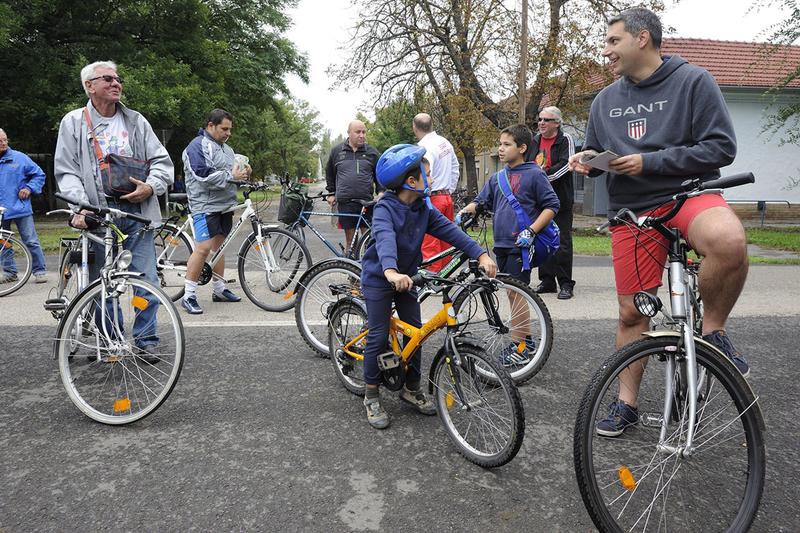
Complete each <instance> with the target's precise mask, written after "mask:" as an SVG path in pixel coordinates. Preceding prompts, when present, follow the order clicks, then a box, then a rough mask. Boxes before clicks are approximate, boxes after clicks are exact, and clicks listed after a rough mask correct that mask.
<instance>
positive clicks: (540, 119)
mask: <svg viewBox="0 0 800 533" xmlns="http://www.w3.org/2000/svg"><path fill="white" fill-rule="evenodd" d="M555 121H556V119H554V118H542V117H539V122H555Z"/></svg>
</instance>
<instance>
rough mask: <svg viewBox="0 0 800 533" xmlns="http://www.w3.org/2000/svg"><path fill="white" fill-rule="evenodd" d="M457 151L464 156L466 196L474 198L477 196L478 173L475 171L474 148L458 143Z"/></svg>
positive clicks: (469, 144)
mask: <svg viewBox="0 0 800 533" xmlns="http://www.w3.org/2000/svg"><path fill="white" fill-rule="evenodd" d="M458 149H459V150H461V153H462V154H464V169H465V170H466V172H467V194H468V195H469V196H470V197H473V198H474V197H475V196H476V195H477V194H478V171H477V170H475V147H474V146H473V145H472V143H468V142H466V143H460V144H459V145H458Z"/></svg>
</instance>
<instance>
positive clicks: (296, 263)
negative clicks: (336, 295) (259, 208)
mask: <svg viewBox="0 0 800 533" xmlns="http://www.w3.org/2000/svg"><path fill="white" fill-rule="evenodd" d="M261 234H262V236H263V238H264V241H263V243H262V244H259V243H258V242H257V240H256V234H255V233H251V234H250V236H248V237H247V240H245V241H244V242H243V243H242V247H241V248H240V249H239V265H238V266H239V283H241V285H242V289H244V293H245V294H246V295H247V297H248V298H250V301H252V302H253V303H254V304H256V305H257V306H258V307H260V308H261V309H264V310H266V311H286V310H287V309H291V308H292V306H293V305H294V302H295V290H294V289H295V287H296V285H297V282H298V281H299V280H300V278H301V277H302V275H303V274H304V273H305V272H306V270H308V269H309V268H311V256H310V255H309V253H308V249H307V248H306V246H305V245H304V244H303V243H302V242H300V241H299V240H298V238H297V236H296V235H295V234H294V233H291V232H289V231H286V230H283V229H278V228H270V227H266V226H264V227H262V228H261Z"/></svg>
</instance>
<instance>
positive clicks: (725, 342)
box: [703, 329, 750, 377]
mask: <svg viewBox="0 0 800 533" xmlns="http://www.w3.org/2000/svg"><path fill="white" fill-rule="evenodd" d="M703 340H704V341H707V342H710V343H711V344H713V345H714V346H716V347H717V348H718V349H719V351H721V352H722V353H724V354H725V355H726V356H727V357H728V359H730V360H731V361H733V364H734V365H736V369H737V370H738V371H739V372H740V373H741V374H742V376H744V377H747V376H749V375H750V365H749V364H747V359H745V358H744V357H742V354H740V353H739V350H737V349H736V348H735V347H734V346H733V343H732V342H731V338H730V337H728V334H727V333H725V330H722V329H718V330H716V331H712V332H711V333H709V334H708V335H703Z"/></svg>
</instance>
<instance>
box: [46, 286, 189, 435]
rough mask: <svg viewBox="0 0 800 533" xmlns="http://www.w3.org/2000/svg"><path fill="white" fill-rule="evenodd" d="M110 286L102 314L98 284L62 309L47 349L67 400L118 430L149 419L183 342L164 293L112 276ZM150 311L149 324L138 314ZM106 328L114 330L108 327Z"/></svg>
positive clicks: (172, 376)
mask: <svg viewBox="0 0 800 533" xmlns="http://www.w3.org/2000/svg"><path fill="white" fill-rule="evenodd" d="M110 283H112V284H113V285H114V287H115V289H112V290H110V291H109V294H113V295H115V296H112V301H111V303H108V304H107V305H106V306H105V308H104V309H103V308H102V305H101V304H100V303H99V302H100V300H99V298H100V296H101V294H102V291H103V288H104V286H103V284H102V283H101V280H99V279H98V280H95V281H94V282H93V283H92V284H90V285H89V286H88V287H86V289H84V290H83V291H82V292H81V293H80V294H79V295H78V297H77V298H76V299H75V300H74V301H73V302H72V303H71V304H70V306H69V307H68V309H67V311H66V313H65V314H64V318H63V319H62V320H61V321H60V322H59V325H58V329H57V333H56V340H55V344H54V350H55V355H56V358H57V359H58V365H59V371H60V373H61V381H62V383H63V385H64V388H65V389H66V391H67V395H68V396H69V398H70V400H71V401H72V403H73V404H75V406H76V407H77V408H78V409H79V410H80V411H81V412H83V413H84V414H85V415H86V416H88V417H89V418H91V419H92V420H95V421H97V422H100V423H102V424H109V425H123V424H130V423H132V422H135V421H137V420H141V419H143V418H145V417H146V416H148V415H150V414H152V413H153V412H154V411H155V410H156V409H158V407H159V406H161V405H162V404H163V403H164V401H166V399H167V398H168V397H169V395H170V393H171V392H172V391H173V389H174V388H175V385H176V384H177V382H178V378H179V377H180V373H181V369H182V368H183V360H184V353H185V345H184V342H185V338H184V332H183V323H182V321H181V319H180V316H179V314H178V312H177V310H176V309H175V306H174V304H173V303H172V300H171V299H170V298H169V296H167V294H166V293H164V291H162V290H161V289H159V288H158V287H156V286H155V285H153V284H152V283H150V282H148V281H146V280H144V279H141V278H140V277H138V276H136V277H134V276H131V275H129V274H127V273H123V274H117V275H114V276H112V278H111V280H110ZM114 302H116V304H115V303H114ZM153 306H155V307H153ZM115 309H116V315H115V311H114V310H115ZM153 310H154V316H153V320H152V321H151V320H150V319H149V318H148V317H146V316H144V315H143V313H144V312H145V311H148V312H150V311H153ZM139 319H141V320H147V322H146V323H145V324H144V325H142V324H141V323H140V324H139V328H140V330H139V333H140V334H141V335H139V336H135V335H134V330H135V329H136V328H135V327H134V325H135V324H136V322H137V320H139ZM103 324H105V326H106V327H105V328H104V327H103ZM113 324H119V325H120V327H118V328H113V329H112V327H113ZM109 333H111V334H109ZM154 346H157V348H154ZM145 347H147V348H145ZM142 348H144V349H146V350H147V352H146V353H144V352H142V351H140V350H141V349H142ZM148 358H153V359H154V360H148Z"/></svg>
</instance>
